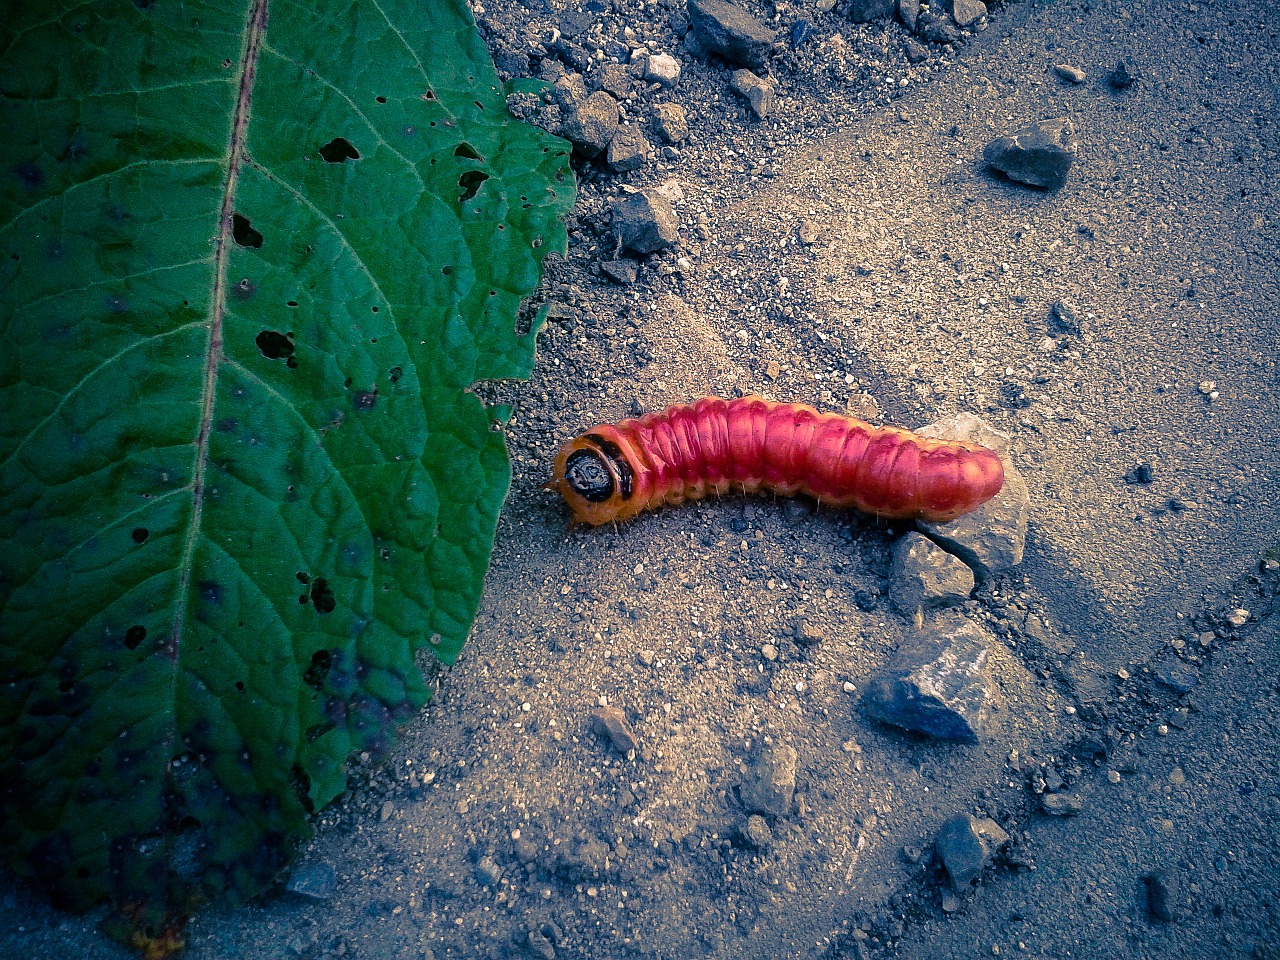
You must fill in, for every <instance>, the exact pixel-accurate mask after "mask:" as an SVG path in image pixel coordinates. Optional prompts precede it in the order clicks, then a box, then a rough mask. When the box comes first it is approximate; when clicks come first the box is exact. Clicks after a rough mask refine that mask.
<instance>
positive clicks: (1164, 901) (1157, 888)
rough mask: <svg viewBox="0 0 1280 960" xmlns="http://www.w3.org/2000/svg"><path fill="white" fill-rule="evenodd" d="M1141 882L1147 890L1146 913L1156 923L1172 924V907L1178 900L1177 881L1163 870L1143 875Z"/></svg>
mask: <svg viewBox="0 0 1280 960" xmlns="http://www.w3.org/2000/svg"><path fill="white" fill-rule="evenodd" d="M1142 882H1143V883H1144V884H1145V885H1146V888H1147V912H1148V914H1149V915H1150V916H1151V919H1152V920H1154V921H1156V922H1157V923H1172V922H1173V920H1174V913H1173V905H1174V901H1175V900H1177V899H1178V879H1177V878H1176V877H1173V876H1170V875H1169V874H1167V873H1165V872H1164V871H1163V870H1153V871H1152V872H1151V873H1147V874H1144V875H1143V877H1142Z"/></svg>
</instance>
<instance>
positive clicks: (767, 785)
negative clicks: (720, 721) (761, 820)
mask: <svg viewBox="0 0 1280 960" xmlns="http://www.w3.org/2000/svg"><path fill="white" fill-rule="evenodd" d="M796 759H797V758H796V751H795V748H794V747H792V746H789V745H788V744H785V743H774V744H766V745H763V746H761V748H760V751H759V753H758V754H757V756H756V760H755V763H754V764H752V766H751V769H750V770H749V771H747V775H746V779H745V781H744V782H743V784H742V787H741V789H740V791H739V796H741V798H742V805H743V806H744V807H746V809H747V812H748V813H763V814H768V815H769V816H772V817H785V816H786V815H787V814H789V813H790V812H791V799H792V797H793V796H795V790H796Z"/></svg>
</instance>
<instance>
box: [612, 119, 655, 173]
mask: <svg viewBox="0 0 1280 960" xmlns="http://www.w3.org/2000/svg"><path fill="white" fill-rule="evenodd" d="M652 153H653V147H652V146H650V145H649V141H648V140H646V139H645V138H644V134H643V133H641V132H640V128H639V127H637V126H633V125H628V126H625V127H619V128H618V132H617V133H615V134H614V135H613V139H612V140H610V141H609V151H608V154H607V155H606V158H607V160H608V163H609V169H610V170H613V171H614V172H615V173H626V172H627V171H629V170H638V169H640V167H642V166H644V162H645V161H646V160H648V159H649V156H650V155H651V154H652Z"/></svg>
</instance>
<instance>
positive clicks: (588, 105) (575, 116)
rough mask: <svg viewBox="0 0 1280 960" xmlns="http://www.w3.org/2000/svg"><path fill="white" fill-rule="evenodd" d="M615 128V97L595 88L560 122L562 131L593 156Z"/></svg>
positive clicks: (608, 141) (583, 151) (587, 153)
mask: <svg viewBox="0 0 1280 960" xmlns="http://www.w3.org/2000/svg"><path fill="white" fill-rule="evenodd" d="M617 132H618V101H617V100H614V99H613V97H611V96H609V94H607V93H605V92H604V91H603V90H597V91H596V92H595V93H593V94H591V96H589V97H587V99H586V100H585V101H583V103H582V105H581V106H579V107H578V108H577V109H576V110H574V111H573V112H572V113H570V114H569V116H568V117H566V118H565V121H564V123H563V124H562V125H561V133H563V134H564V136H565V138H566V139H567V140H569V142H570V143H572V144H573V145H574V146H575V147H577V148H578V149H579V150H580V151H581V152H582V153H584V154H586V155H587V156H592V157H593V156H595V155H596V154H598V153H600V152H601V151H602V150H604V149H605V148H606V147H608V146H609V143H610V141H612V140H613V137H614V134H616V133H617Z"/></svg>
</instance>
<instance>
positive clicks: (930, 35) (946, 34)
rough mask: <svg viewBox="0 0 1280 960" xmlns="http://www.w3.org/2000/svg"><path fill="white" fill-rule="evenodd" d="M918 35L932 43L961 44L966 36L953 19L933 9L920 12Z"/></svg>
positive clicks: (917, 27) (917, 26)
mask: <svg viewBox="0 0 1280 960" xmlns="http://www.w3.org/2000/svg"><path fill="white" fill-rule="evenodd" d="M916 33H917V34H918V35H919V36H920V37H921V38H922V39H924V40H928V41H929V42H930V43H960V42H961V41H962V40H964V34H963V33H961V32H960V30H959V28H958V27H956V25H955V24H954V23H952V22H951V17H949V16H948V15H947V14H945V13H942V12H941V11H940V10H938V9H935V8H933V7H930V8H928V9H927V10H923V9H922V10H921V11H920V16H919V18H918V19H917V20H916Z"/></svg>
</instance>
